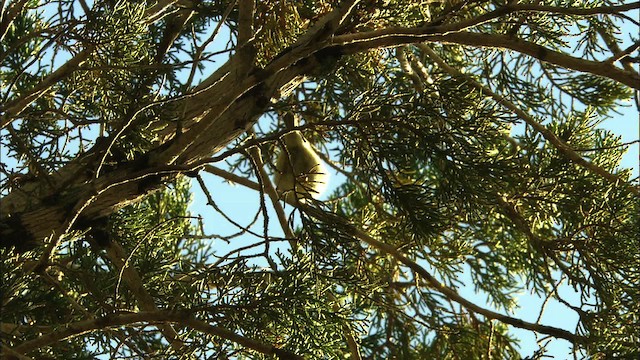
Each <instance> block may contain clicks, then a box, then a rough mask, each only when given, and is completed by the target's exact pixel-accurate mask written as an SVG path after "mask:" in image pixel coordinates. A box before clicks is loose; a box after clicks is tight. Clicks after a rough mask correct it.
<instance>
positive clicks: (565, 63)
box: [331, 26, 640, 89]
mask: <svg viewBox="0 0 640 360" xmlns="http://www.w3.org/2000/svg"><path fill="white" fill-rule="evenodd" d="M455 28H456V26H426V27H420V28H395V29H383V30H376V31H369V32H363V33H357V34H348V35H339V36H335V37H334V38H333V40H332V43H331V45H338V46H340V47H341V48H342V49H343V51H344V52H345V53H347V54H353V53H357V52H362V51H366V50H369V49H374V48H387V47H394V46H399V45H404V44H414V43H420V42H441V43H451V44H459V45H469V46H476V47H487V48H499V49H509V50H514V51H516V52H519V53H521V54H525V55H529V56H531V57H533V58H536V59H538V60H540V61H543V62H547V63H550V64H554V65H557V66H560V67H564V68H567V69H571V70H575V71H580V72H584V73H590V74H593V75H598V76H602V77H606V78H609V79H612V80H615V81H617V82H619V83H621V84H625V85H627V86H629V87H631V88H634V89H640V75H639V74H637V73H636V72H630V71H626V70H623V69H620V68H618V67H616V66H615V65H613V64H611V63H608V62H606V61H592V60H585V59H581V58H577V57H573V56H570V55H567V54H565V53H562V52H559V51H555V50H552V49H549V48H546V47H544V46H542V45H538V44H535V43H532V42H529V41H523V40H519V39H514V38H512V37H510V36H507V35H499V34H481V33H474V32H468V31H457V30H455ZM452 29H454V30H452ZM451 31H457V32H451Z"/></svg>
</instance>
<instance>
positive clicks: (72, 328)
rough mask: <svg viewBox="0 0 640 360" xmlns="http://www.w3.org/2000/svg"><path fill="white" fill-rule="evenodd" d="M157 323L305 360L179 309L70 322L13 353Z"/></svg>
mask: <svg viewBox="0 0 640 360" xmlns="http://www.w3.org/2000/svg"><path fill="white" fill-rule="evenodd" d="M157 323H176V324H179V325H182V326H187V327H190V328H192V329H195V330H198V331H200V332H203V333H206V334H209V335H213V336H217V337H220V338H223V339H226V340H229V341H232V342H235V343H237V344H239V345H241V346H244V347H246V348H248V349H251V350H254V351H257V352H259V353H262V354H266V355H276V356H277V357H278V358H279V359H283V360H290V359H303V358H302V357H301V356H299V355H296V354H294V353H292V352H289V351H286V350H282V349H279V348H277V347H275V346H274V345H271V344H265V343H263V342H260V341H257V340H254V339H250V338H247V337H245V336H242V335H238V334H236V333H234V332H232V331H229V330H227V329H224V328H222V327H219V326H214V325H210V324H208V323H206V322H204V321H201V320H198V319H196V318H195V317H194V316H193V315H192V314H191V312H188V311H176V310H158V311H141V312H138V313H130V314H110V315H105V316H101V317H99V318H96V319H91V320H83V321H78V322H75V323H69V324H66V325H64V326H63V328H62V329H61V330H57V331H54V332H51V333H49V334H45V335H42V336H40V337H38V338H37V339H34V340H30V341H26V342H23V343H22V344H20V345H18V346H17V347H15V348H14V349H13V351H14V352H16V353H19V354H26V353H28V352H30V351H33V350H35V349H38V348H42V347H45V346H48V345H51V344H54V343H56V342H58V341H62V340H65V339H68V338H71V337H75V336H78V335H81V334H84V333H87V332H91V331H94V330H102V329H105V328H110V327H118V326H142V327H144V326H146V324H157ZM138 324H139V325H138Z"/></svg>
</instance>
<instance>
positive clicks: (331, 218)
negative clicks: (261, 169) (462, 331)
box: [239, 180, 587, 343]
mask: <svg viewBox="0 0 640 360" xmlns="http://www.w3.org/2000/svg"><path fill="white" fill-rule="evenodd" d="M244 183H252V182H251V181H250V180H246V181H243V182H242V183H240V182H239V184H241V185H245V184H244ZM245 186H247V185H245ZM247 187H249V188H252V189H259V188H260V186H259V185H258V184H255V183H253V185H250V186H247ZM298 206H299V207H300V209H301V210H303V211H304V212H306V213H307V214H309V215H310V216H312V217H314V218H316V219H319V220H322V221H323V222H325V223H327V224H336V225H335V226H336V227H340V228H343V229H347V230H348V234H350V235H352V236H354V237H356V238H358V239H360V240H362V241H364V242H365V243H367V244H369V245H371V246H373V247H374V248H376V249H378V250H379V251H381V252H383V253H385V254H387V255H391V256H392V257H393V258H395V259H396V260H397V261H399V262H401V263H402V264H404V265H405V266H407V267H408V268H410V269H411V270H413V271H414V272H416V273H417V274H418V275H420V276H421V277H423V278H424V279H425V280H426V282H427V284H428V285H429V286H431V287H432V288H434V289H436V290H437V291H439V292H440V293H442V294H444V295H445V296H446V297H447V298H448V299H449V300H452V301H455V302H457V303H458V304H460V305H462V306H464V307H465V308H467V309H469V310H471V311H474V312H476V313H478V314H481V315H483V316H485V317H486V318H487V319H494V320H498V321H501V322H503V323H505V324H509V325H512V326H515V327H517V328H521V329H526V330H531V331H536V332H539V333H542V334H547V335H551V336H554V337H557V338H562V339H565V340H568V341H570V342H572V343H586V342H587V338H585V337H582V336H579V335H575V334H572V333H570V332H568V331H566V330H564V329H559V328H555V327H552V326H546V325H540V324H536V323H530V322H526V321H523V320H520V319H517V318H513V317H510V316H507V315H502V314H500V313H497V312H494V311H491V310H488V309H485V308H482V307H480V306H478V305H476V304H475V303H473V302H471V301H469V300H467V299H465V298H464V297H462V296H461V295H459V294H458V293H457V292H456V291H455V290H453V289H451V288H449V287H447V286H445V285H444V284H442V283H441V282H440V281H438V280H437V279H436V278H435V277H433V275H431V274H430V273H429V272H428V271H427V270H426V269H424V268H423V267H422V266H420V265H418V264H417V263H416V262H415V261H413V260H411V259H409V258H407V257H406V256H404V254H402V253H401V252H400V251H399V250H398V249H396V248H395V247H393V246H392V245H389V244H385V243H383V242H381V241H378V240H376V239H374V238H373V237H372V236H370V235H369V234H367V233H366V232H364V231H362V230H360V229H358V228H356V227H355V226H354V225H352V224H351V223H349V222H348V221H347V220H346V219H343V218H341V217H340V216H338V215H335V214H333V213H328V212H325V211H323V210H320V209H317V208H315V207H312V206H309V205H305V204H300V205H298Z"/></svg>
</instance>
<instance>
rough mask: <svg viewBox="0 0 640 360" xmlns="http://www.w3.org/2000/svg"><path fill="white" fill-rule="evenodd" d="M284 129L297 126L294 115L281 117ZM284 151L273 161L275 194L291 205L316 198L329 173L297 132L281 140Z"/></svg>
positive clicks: (321, 190) (325, 183)
mask: <svg viewBox="0 0 640 360" xmlns="http://www.w3.org/2000/svg"><path fill="white" fill-rule="evenodd" d="M284 122H285V126H286V127H287V129H293V128H295V127H296V126H298V119H297V118H296V116H295V115H293V114H291V113H287V114H285V115H284ZM282 139H283V141H284V145H285V148H284V149H282V151H281V152H280V155H279V156H278V160H277V162H276V174H275V183H276V190H277V191H278V194H279V195H280V196H281V197H282V198H284V200H285V201H286V202H288V203H290V204H296V203H298V202H299V203H304V202H305V201H306V199H309V198H315V199H317V198H318V197H319V196H320V195H321V194H322V193H323V192H324V191H325V190H326V188H327V185H328V183H329V172H328V171H327V168H326V166H325V164H324V163H323V162H322V160H320V156H318V154H317V153H316V152H315V150H314V149H313V147H312V146H311V143H310V142H309V141H307V139H305V138H304V136H303V135H302V133H301V132H300V131H299V130H293V131H291V132H289V133H287V134H285V135H284V136H283V137H282Z"/></svg>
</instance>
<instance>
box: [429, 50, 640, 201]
mask: <svg viewBox="0 0 640 360" xmlns="http://www.w3.org/2000/svg"><path fill="white" fill-rule="evenodd" d="M418 47H419V48H420V49H421V50H422V51H424V52H425V53H426V54H427V55H428V56H429V57H430V58H431V59H433V61H434V62H436V63H437V64H438V66H440V67H442V69H444V70H445V71H446V72H448V73H449V74H451V75H452V76H457V77H463V78H465V79H466V80H467V82H468V83H469V84H471V85H472V86H473V87H475V88H476V89H478V90H480V91H482V92H483V93H485V94H487V95H489V96H490V97H491V98H493V99H494V100H495V101H496V102H497V103H498V104H500V105H502V106H504V107H505V108H507V109H509V110H511V111H513V113H515V114H516V115H518V117H519V118H521V119H522V120H524V122H526V123H527V124H528V125H529V126H531V127H532V128H534V129H535V130H536V131H537V132H538V133H540V134H541V135H542V136H543V137H544V138H545V139H546V140H547V141H549V143H551V145H553V146H554V147H555V148H556V149H557V150H558V151H559V152H560V153H561V154H562V155H564V157H566V158H567V159H569V160H571V161H572V162H574V163H575V164H577V165H578V166H581V167H583V168H585V169H587V170H588V171H590V172H591V173H593V174H596V175H598V176H600V177H602V178H604V179H606V180H607V181H609V182H610V183H611V184H612V185H623V186H625V187H626V188H627V189H628V190H629V191H631V192H633V193H634V194H636V195H640V189H638V188H637V187H635V186H633V185H631V184H629V183H627V182H626V181H624V180H623V179H621V178H620V177H619V176H617V175H614V174H612V173H610V172H608V171H607V170H605V169H603V168H602V167H600V166H598V165H595V164H593V163H591V162H589V161H587V160H585V159H584V158H583V157H582V156H580V155H579V154H578V153H577V152H576V151H575V150H574V149H572V148H571V146H569V145H567V143H565V142H564V141H562V140H561V139H560V138H559V137H558V136H557V135H556V134H554V133H553V132H552V131H551V130H549V129H547V127H546V126H544V125H542V124H541V123H539V122H538V121H536V120H535V119H534V118H533V117H532V116H531V115H529V114H527V113H526V112H525V111H523V110H522V109H520V108H519V107H518V106H516V105H515V104H514V103H512V102H511V101H509V100H508V99H506V98H505V97H504V96H502V95H500V94H497V93H495V92H493V90H491V89H489V88H488V87H486V86H484V85H483V84H481V83H479V82H478V81H477V80H475V79H473V78H472V77H471V76H469V75H467V74H463V73H461V72H460V71H458V70H457V69H455V68H453V67H452V66H449V65H448V64H447V63H446V62H445V61H444V60H443V59H442V58H441V57H440V56H439V55H438V54H436V52H435V51H433V50H432V49H431V48H430V47H428V46H427V45H424V44H419V45H418Z"/></svg>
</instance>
